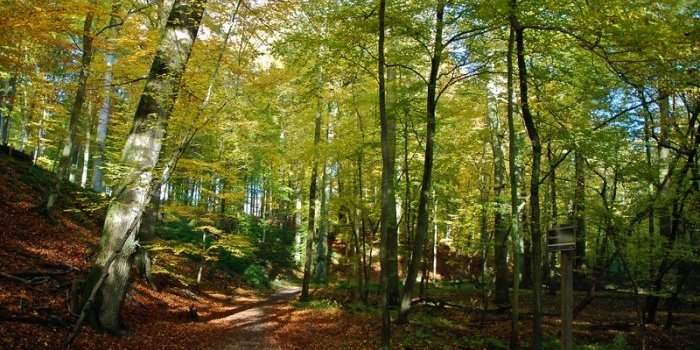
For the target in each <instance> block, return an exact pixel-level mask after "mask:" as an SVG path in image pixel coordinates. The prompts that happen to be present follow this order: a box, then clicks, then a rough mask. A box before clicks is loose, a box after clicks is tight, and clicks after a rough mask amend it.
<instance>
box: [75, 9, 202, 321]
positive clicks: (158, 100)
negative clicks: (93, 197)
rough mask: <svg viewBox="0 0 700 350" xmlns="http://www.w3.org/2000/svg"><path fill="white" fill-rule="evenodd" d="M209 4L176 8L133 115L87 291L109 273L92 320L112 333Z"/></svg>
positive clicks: (118, 317) (161, 40) (117, 319)
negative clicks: (155, 173)
mask: <svg viewBox="0 0 700 350" xmlns="http://www.w3.org/2000/svg"><path fill="white" fill-rule="evenodd" d="M204 3H205V2H204V1H201V0H178V1H176V2H175V4H174V5H173V9H172V11H171V12H170V16H169V17H168V22H167V25H166V28H165V30H164V32H163V34H162V36H161V39H160V43H159V45H158V50H157V52H156V56H155V58H154V60H153V63H152V65H151V69H150V72H149V74H148V79H147V82H146V86H145V88H144V91H143V93H142V95H141V99H140V100H139V104H138V107H137V109H136V113H135V114H134V124H133V126H132V128H131V131H130V132H129V136H128V138H127V140H126V144H125V145H124V148H123V150H122V165H123V167H124V168H125V171H126V173H125V175H124V176H123V177H122V180H121V181H120V184H119V186H118V187H117V189H116V191H115V193H114V196H113V197H114V200H113V201H112V202H111V203H110V205H109V208H108V210H107V216H106V218H105V223H104V228H103V230H102V239H101V241H100V249H99V254H98V256H97V259H96V261H95V266H94V267H93V269H92V271H91V272H90V276H89V277H88V281H87V284H86V286H87V288H86V289H85V290H88V291H89V290H91V289H92V287H93V285H95V284H96V283H97V282H98V280H99V278H100V276H101V275H102V271H103V270H105V269H107V275H106V278H105V279H104V283H103V285H102V286H101V288H100V290H99V295H98V298H97V300H96V302H95V304H94V307H93V309H92V310H93V320H94V321H97V322H98V325H99V326H100V327H102V328H103V329H105V330H107V331H109V332H112V333H121V329H122V322H121V319H120V310H121V305H122V303H123V301H124V295H125V293H126V289H127V287H128V284H129V275H130V270H131V265H132V260H133V258H134V254H135V253H136V251H137V249H138V239H137V237H136V234H135V231H136V230H133V229H130V227H134V226H135V225H136V222H138V220H140V217H141V215H142V213H143V210H144V208H145V206H146V204H147V202H148V199H149V194H150V187H151V182H152V180H153V170H154V167H155V166H156V163H157V162H158V159H159V157H160V150H161V147H162V144H163V139H164V138H165V133H166V128H167V122H168V119H169V118H170V114H171V111H172V109H173V106H174V105H175V100H176V99H177V95H178V92H179V87H180V80H181V78H182V75H183V73H184V71H185V68H186V65H187V61H188V60H189V57H190V53H191V51H192V46H193V44H194V41H195V39H196V37H197V32H198V30H199V24H200V22H201V19H202V14H203V12H204Z"/></svg>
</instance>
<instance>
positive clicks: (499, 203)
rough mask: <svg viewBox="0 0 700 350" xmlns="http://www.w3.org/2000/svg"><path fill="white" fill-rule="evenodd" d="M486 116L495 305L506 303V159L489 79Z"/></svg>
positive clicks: (494, 88)
mask: <svg viewBox="0 0 700 350" xmlns="http://www.w3.org/2000/svg"><path fill="white" fill-rule="evenodd" d="M487 90H488V91H487V96H488V97H487V102H486V106H487V107H486V109H487V111H486V119H487V123H488V125H489V131H490V144H491V151H492V153H493V175H494V178H493V179H494V181H493V196H494V199H495V202H494V204H495V212H494V230H495V231H494V240H495V242H494V243H495V244H494V259H495V260H496V261H495V269H496V293H495V302H496V304H497V305H500V306H505V305H507V304H508V266H507V255H508V254H507V244H508V223H507V222H506V220H505V218H504V215H503V214H504V207H505V203H503V196H502V192H503V189H504V188H505V187H506V162H505V155H504V153H503V136H502V134H501V121H500V118H499V116H498V107H497V106H498V99H497V98H498V86H497V85H496V82H495V81H494V80H493V79H492V80H490V81H489V84H488V86H487Z"/></svg>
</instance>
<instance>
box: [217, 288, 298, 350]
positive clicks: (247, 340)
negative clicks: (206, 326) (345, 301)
mask: <svg viewBox="0 0 700 350" xmlns="http://www.w3.org/2000/svg"><path fill="white" fill-rule="evenodd" d="M299 290H300V289H299V288H298V287H288V288H283V289H280V290H279V291H277V292H276V293H275V294H273V295H272V296H270V297H269V298H267V299H265V300H262V301H258V302H254V303H251V304H247V305H241V306H238V307H236V308H235V309H233V310H230V312H227V314H225V315H223V316H222V317H219V318H215V319H212V320H210V321H208V323H211V324H219V325H221V324H224V325H225V326H226V327H227V332H229V334H228V335H227V336H226V337H225V338H224V341H223V342H222V343H220V344H216V345H215V346H213V347H212V348H211V349H212V350H214V349H215V350H243V349H255V350H263V349H265V350H274V349H280V348H281V347H280V345H279V344H277V343H276V341H275V339H273V338H272V337H271V336H270V335H271V333H272V331H273V330H275V329H277V328H280V327H282V326H283V325H284V324H285V323H286V322H288V321H289V320H290V318H291V312H292V309H293V308H292V306H291V305H290V302H291V301H293V300H294V299H295V298H296V296H297V294H298V293H299Z"/></svg>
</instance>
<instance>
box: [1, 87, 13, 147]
mask: <svg viewBox="0 0 700 350" xmlns="http://www.w3.org/2000/svg"><path fill="white" fill-rule="evenodd" d="M16 94H17V77H16V76H14V75H13V76H12V77H11V78H10V79H9V80H8V82H7V86H4V87H3V91H2V95H1V96H0V97H1V98H0V142H2V145H3V146H7V144H8V143H9V142H10V122H11V119H10V115H11V113H12V109H13V108H14V102H15V95H16Z"/></svg>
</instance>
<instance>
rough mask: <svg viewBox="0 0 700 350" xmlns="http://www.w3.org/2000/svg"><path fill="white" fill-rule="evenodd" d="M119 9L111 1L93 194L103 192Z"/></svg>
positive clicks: (115, 0)
mask: <svg viewBox="0 0 700 350" xmlns="http://www.w3.org/2000/svg"><path fill="white" fill-rule="evenodd" d="M120 8H121V0H113V1H112V11H111V13H110V16H109V26H110V27H112V28H110V29H108V31H109V32H108V33H107V41H108V42H109V44H110V46H109V47H108V48H107V50H106V52H105V64H106V65H107V69H105V74H104V80H103V90H104V91H103V94H104V96H103V100H102V107H101V108H100V112H99V114H98V122H97V135H96V136H95V143H97V152H96V153H97V154H96V155H95V157H94V161H93V172H92V189H93V190H94V191H95V192H102V191H104V165H105V162H106V157H105V144H106V141H107V130H108V129H109V120H110V118H111V116H112V104H113V100H112V89H113V87H112V80H113V79H114V64H115V63H116V61H117V54H116V48H115V47H114V46H113V45H114V40H115V39H116V37H117V33H118V32H119V29H118V27H117V25H118V24H119V18H118V16H119V11H120Z"/></svg>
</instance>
